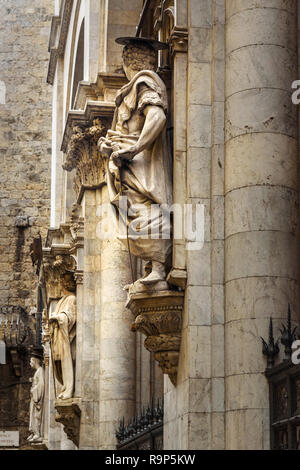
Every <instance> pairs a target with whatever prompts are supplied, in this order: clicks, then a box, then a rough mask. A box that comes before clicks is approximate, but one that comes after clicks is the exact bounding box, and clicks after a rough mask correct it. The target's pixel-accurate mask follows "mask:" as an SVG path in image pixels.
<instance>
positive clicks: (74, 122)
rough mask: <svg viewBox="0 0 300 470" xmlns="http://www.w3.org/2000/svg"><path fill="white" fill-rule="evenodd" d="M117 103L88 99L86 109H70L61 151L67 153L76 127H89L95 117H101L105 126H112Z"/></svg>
mask: <svg viewBox="0 0 300 470" xmlns="http://www.w3.org/2000/svg"><path fill="white" fill-rule="evenodd" d="M114 110H115V104H114V103H113V102H112V103H108V102H103V101H87V102H86V105H85V108H84V110H72V111H69V113H68V116H67V121H66V126H65V130H64V135H63V139H62V144H61V151H62V152H64V153H67V151H68V145H69V142H70V139H71V137H72V135H73V128H74V127H77V126H78V127H80V128H81V127H83V128H85V127H89V126H91V125H92V123H93V121H94V120H95V119H100V120H101V123H102V125H103V126H105V127H107V128H108V129H109V128H110V125H111V122H112V118H113V115H114Z"/></svg>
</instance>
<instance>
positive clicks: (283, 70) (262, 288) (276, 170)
mask: <svg viewBox="0 0 300 470" xmlns="http://www.w3.org/2000/svg"><path fill="white" fill-rule="evenodd" d="M296 21H297V2H296V1H286V0H272V1H270V0H261V1H259V2H257V1H255V0H242V1H238V0H235V1H233V0H228V1H227V2H226V24H227V27H226V33H227V36H226V111H225V131H226V136H225V140H226V157H225V283H226V288H225V298H226V313H225V375H226V448H227V449H245V450H246V449H268V448H269V409H268V408H269V397H268V386H267V381H266V378H265V376H264V370H265V367H266V362H265V358H264V357H263V356H262V352H261V340H260V335H261V336H265V337H266V336H267V328H268V321H269V316H270V315H272V316H273V318H274V319H275V328H276V335H277V333H278V329H277V327H278V325H279V324H280V323H281V322H282V320H283V319H285V317H286V311H287V307H288V303H289V302H290V303H291V305H292V310H293V312H295V311H298V308H299V303H298V266H297V265H298V264H299V258H298V251H297V249H298V236H297V223H298V155H297V144H298V140H297V115H296V112H297V110H296V107H295V106H294V105H293V104H292V101H291V83H292V81H293V80H294V79H295V78H296V77H297V42H296V39H297V34H296V31H297V28H296Z"/></svg>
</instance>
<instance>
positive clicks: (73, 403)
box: [55, 398, 81, 447]
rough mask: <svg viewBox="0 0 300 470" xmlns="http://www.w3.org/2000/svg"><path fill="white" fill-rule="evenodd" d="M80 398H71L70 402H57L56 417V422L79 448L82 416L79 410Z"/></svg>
mask: <svg viewBox="0 0 300 470" xmlns="http://www.w3.org/2000/svg"><path fill="white" fill-rule="evenodd" d="M79 405H80V398H69V399H68V400H56V401H55V408H56V411H57V413H56V416H55V421H57V422H58V423H61V424H62V425H63V426H64V431H65V433H66V435H67V436H68V439H70V441H72V442H74V444H75V445H76V447H79V434H80V416H81V410H80V408H79Z"/></svg>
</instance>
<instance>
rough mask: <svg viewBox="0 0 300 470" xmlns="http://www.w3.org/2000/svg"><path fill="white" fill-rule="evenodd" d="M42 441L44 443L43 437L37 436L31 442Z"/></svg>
mask: <svg viewBox="0 0 300 470" xmlns="http://www.w3.org/2000/svg"><path fill="white" fill-rule="evenodd" d="M41 441H42V438H41V436H38V435H37V434H35V435H34V436H33V438H32V439H31V441H30V442H41Z"/></svg>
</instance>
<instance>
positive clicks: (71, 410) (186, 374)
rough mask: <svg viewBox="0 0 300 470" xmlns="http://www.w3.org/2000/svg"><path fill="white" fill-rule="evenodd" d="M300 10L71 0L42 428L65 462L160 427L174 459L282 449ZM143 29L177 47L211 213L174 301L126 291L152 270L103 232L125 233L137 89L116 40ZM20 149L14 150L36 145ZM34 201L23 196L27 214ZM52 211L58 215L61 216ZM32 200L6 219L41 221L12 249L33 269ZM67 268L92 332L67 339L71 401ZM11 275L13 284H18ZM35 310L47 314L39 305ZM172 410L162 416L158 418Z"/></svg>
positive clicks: (60, 34) (45, 275)
mask: <svg viewBox="0 0 300 470" xmlns="http://www.w3.org/2000/svg"><path fill="white" fill-rule="evenodd" d="M1 8H2V7H1ZM13 11H14V10H13V9H12V10H11V11H10V12H9V14H12V12H13ZM47 11H48V10H47ZM299 11H300V1H297V0H261V1H259V2H258V1H257V0H228V1H227V0H150V1H147V2H144V1H142V0H126V1H119V0H118V1H115V0H107V1H104V0H103V1H102V0H101V1H99V0H89V1H87V0H62V1H61V2H55V10H54V11H53V12H52V13H53V14H54V16H53V18H52V23H51V31H50V42H49V52H50V60H49V66H48V75H47V81H48V83H49V84H51V85H52V86H53V106H52V129H53V135H52V147H51V162H52V178H51V186H52V197H51V215H50V227H49V229H48V233H47V237H46V240H45V243H44V245H43V256H44V263H43V266H42V268H41V271H40V274H39V281H40V285H41V286H42V288H43V289H44V291H47V296H46V302H45V307H46V308H45V312H44V316H43V348H44V358H45V421H44V423H45V424H44V430H43V432H44V445H46V446H47V447H48V448H49V449H50V450H54V449H55V450H63V449H75V448H78V449H82V450H83V449H116V448H117V447H118V445H119V446H120V445H121V447H123V446H125V447H126V446H127V445H128V446H130V448H137V447H139V445H140V444H141V441H138V442H137V441H135V438H134V436H135V435H137V434H138V433H139V432H140V430H141V429H144V432H145V435H146V434H147V433H148V437H147V439H150V437H151V436H152V435H151V432H152V427H153V426H154V428H155V427H156V426H158V427H159V444H157V445H158V446H159V447H163V448H164V449H174V450H175V449H200V450H201V449H203V450H204V449H205V450H211V449H215V450H223V449H228V450H231V449H234V450H242V449H244V450H247V449H269V448H270V446H271V443H270V419H269V412H270V404H269V403H270V400H269V389H268V381H267V378H266V376H265V368H266V358H265V357H264V355H263V354H262V345H261V338H260V337H261V336H263V337H265V338H266V337H267V334H268V326H269V317H270V316H272V317H273V327H274V334H275V337H276V338H277V337H278V336H279V327H280V325H281V323H282V322H284V321H285V318H286V312H287V308H288V304H290V306H291V313H292V324H293V325H294V323H295V322H296V321H298V320H299V315H300V311H299V307H300V305H299V241H300V240H299V200H298V199H299V194H298V193H299V172H298V159H299V137H298V109H297V107H296V106H295V105H294V104H293V103H292V100H291V93H292V88H291V86H292V82H293V81H294V80H296V79H297V78H298V76H297V75H298V72H299V71H298V55H299V37H300V36H299V29H300V28H299V17H298V16H299ZM25 17H26V15H24V18H25ZM36 18H39V16H38V15H37V16H36ZM45 18H46V17H45ZM24 21H25V20H24ZM47 24H48V23H47ZM13 31H15V30H13ZM14 34H17V29H16V31H15V32H14ZM135 34H137V35H139V36H142V37H148V38H152V39H155V40H159V41H162V42H164V43H166V44H168V47H167V48H166V49H160V50H159V52H158V53H157V68H156V71H157V74H158V75H159V76H160V77H161V79H162V80H163V81H164V83H165V85H166V89H167V93H168V101H169V113H168V116H167V120H166V123H165V131H166V134H167V137H168V140H169V144H170V147H171V151H172V158H173V160H172V163H173V181H172V188H173V203H175V204H177V205H178V206H180V207H181V208H183V207H184V205H187V204H189V205H190V206H191V207H193V208H194V209H195V208H196V207H197V206H198V207H199V206H201V208H202V209H201V210H204V226H203V240H201V244H200V245H201V246H200V247H199V245H196V244H195V241H194V240H193V237H192V236H191V234H189V233H187V232H185V233H183V234H181V236H177V237H175V236H174V239H173V251H172V260H171V266H170V268H169V270H168V276H167V279H166V280H161V282H162V283H163V286H164V290H163V289H161V291H160V292H157V291H156V290H155V288H153V291H151V289H150V290H149V291H148V292H147V293H146V294H145V292H144V291H143V292H141V291H138V288H137V284H135V287H134V286H133V287H132V286H131V287H130V288H128V292H126V291H125V290H124V289H123V288H124V286H125V285H127V284H130V283H132V282H133V281H136V280H137V279H140V278H141V276H142V275H143V270H144V268H145V270H147V269H149V267H147V265H146V267H145V266H144V263H143V262H142V261H141V260H140V259H139V258H135V257H132V256H130V254H129V253H128V249H127V247H126V246H125V245H123V244H121V243H120V241H119V240H117V239H112V238H104V239H103V238H101V237H100V234H101V233H103V231H104V232H109V230H110V229H111V228H112V217H110V215H109V213H107V212H104V211H103V207H106V208H107V207H111V206H110V204H111V194H110V193H109V185H108V184H107V181H108V180H107V178H108V161H107V160H106V159H105V157H104V156H103V153H102V150H101V145H99V138H101V139H103V138H104V137H105V136H107V135H109V134H108V133H107V130H109V129H112V127H113V124H112V122H113V116H114V112H115V109H116V103H115V98H116V95H117V93H118V90H120V88H121V87H122V86H124V85H125V84H127V78H126V76H125V74H124V73H123V69H122V48H121V47H120V45H118V44H117V43H116V42H115V40H116V38H117V37H120V36H134V35H135ZM5 39H6V38H5ZM13 53H14V50H13ZM16 53H17V52H16ZM45 53H46V48H45V49H44V50H43V54H44V56H43V57H45ZM30 54H31V53H30ZM20 66H21V65H20ZM4 70H5V69H4ZM125 71H126V70H125ZM45 76H46V74H45ZM127 76H128V77H129V79H130V80H132V79H133V77H130V74H129V75H128V74H127ZM0 79H2V78H1V77H0ZM2 80H3V81H5V80H7V78H6V77H4V78H3V79H2ZM22 83H23V82H22ZM34 83H35V82H31V84H34ZM43 90H44V91H43V93H45V94H46V96H45V97H44V95H41V106H45V107H46V111H45V110H42V111H41V116H42V119H43V122H44V123H46V122H48V121H49V112H50V111H49V110H50V107H49V106H46V103H49V101H48V102H47V99H48V100H49V96H50V94H51V93H50V92H49V88H47V87H46V85H45V88H43ZM45 90H48V92H46V91H45ZM123 91H124V90H123ZM124 93H125V92H124ZM7 96H8V95H7ZM28 96H29V95H28ZM14 97H15V98H16V101H18V100H19V98H18V99H17V96H15V95H14ZM0 98H1V96H0ZM123 98H124V97H122V99H123ZM18 105H19V104H18ZM119 106H120V101H118V102H117V107H119ZM3 109H4V110H5V108H3ZM25 109H26V111H28V106H27V107H26V106H25ZM0 110H1V112H2V108H1V105H0ZM130 111H132V109H130ZM24 112H25V111H24ZM36 116H37V118H38V117H39V113H37V114H36ZM128 120H129V119H128ZM24 122H25V121H24V120H20V123H19V125H21V124H22V123H23V124H24ZM34 122H35V121H32V125H34V124H33V123H34ZM48 123H49V122H48ZM23 124H22V125H23ZM24 125H25V124H24ZM45 126H46V124H45ZM13 129H14V127H13ZM21 130H22V129H21ZM11 132H13V131H11ZM32 132H33V131H32ZM41 132H42V131H41ZM3 135H4V134H3ZM47 135H48V134H47V132H46V127H45V139H46V136H47ZM20 136H22V138H23V139H25V138H26V136H27V133H26V132H25V133H24V132H21V133H20ZM11 140H13V141H14V145H17V147H15V149H14V154H15V153H17V152H18V151H19V149H20V148H21V145H22V144H23V140H21V137H20V138H19V139H13V138H12V139H11ZM46 140H47V139H46ZM16 142H17V144H16ZM26 142H27V141H26V140H25V141H24V151H23V150H22V155H27V154H26V152H27V148H29V147H30V146H29V143H28V147H27V146H26ZM97 142H98V145H97ZM101 142H102V143H103V140H102V141H101ZM35 144H36V140H35ZM12 148H13V147H11V146H9V149H7V152H11V151H12ZM30 148H31V149H32V147H30ZM34 148H35V147H34ZM47 148H48V147H47ZM38 149H40V151H41V149H42V144H40V147H38ZM99 149H100V150H99ZM28 151H29V150H28ZM37 151H38V150H37ZM9 155H10V154H9ZM30 155H32V154H31V153H30ZM38 155H40V154H38ZM43 157H45V154H43ZM5 158H7V166H9V165H10V164H12V163H11V162H12V160H11V159H10V158H9V156H5ZM20 158H21V157H20ZM22 158H23V157H22ZM28 158H29V157H28ZM20 161H21V160H20ZM22 161H23V160H22ZM43 162H44V160H43ZM28 171H29V170H28ZM30 171H31V170H30ZM39 171H41V174H38V178H39V179H40V181H39V182H37V181H34V182H33V181H32V184H33V183H36V184H37V185H38V184H41V185H42V182H43V181H44V180H43V178H46V174H44V173H43V172H46V166H45V168H44V167H43V165H42V163H41V162H40V163H39ZM8 175H11V173H10V172H8ZM8 175H7V174H6V173H5V177H6V178H8ZM34 175H35V176H36V173H34ZM28 178H30V176H29V177H28ZM22 183H23V180H22ZM10 184H12V183H10ZM28 184H29V183H28ZM15 186H17V185H15ZM37 187H38V186H35V188H37ZM4 189H5V190H6V191H7V189H6V188H4ZM18 190H19V185H18V186H17V189H16V191H18ZM27 190H28V191H30V189H29V188H27V187H24V188H23V189H22V192H23V193H24V194H22V198H20V195H17V194H16V197H15V198H13V196H11V195H10V196H9V199H10V200H12V201H14V200H16V201H17V202H18V201H19V198H20V199H22V204H23V202H24V201H25V200H26V198H24V195H25V196H26V194H27V192H26V191H27ZM13 191H15V189H14V190H13ZM13 191H11V193H12V194H14V193H13ZM43 191H44V190H43ZM5 194H6V193H4V195H3V198H5V197H6V196H5ZM28 194H29V192H28ZM35 194H36V193H35ZM43 194H45V193H43ZM37 199H38V200H42V201H43V207H46V206H47V202H48V203H49V200H48V201H47V198H46V199H43V198H42V196H41V195H40V196H39V197H38V198H37ZM32 200H33V197H32ZM2 201H4V202H5V199H2ZM11 204H12V206H11V210H12V211H14V210H15V208H14V203H13V202H12V203H11ZM24 204H25V202H24ZM32 205H33V208H32V209H33V210H32V211H29V212H28V213H27V212H26V210H25V209H26V208H27V207H29V206H28V204H27V205H26V206H24V208H23V207H19V206H18V208H17V211H16V212H11V213H9V214H4V216H5V220H8V223H10V221H11V218H10V217H9V216H10V214H11V217H16V216H27V215H28V216H29V222H30V223H32V225H31V226H30V227H29V228H26V229H24V228H23V227H19V228H16V227H15V226H14V227H13V226H12V225H10V226H9V229H10V230H11V232H9V234H10V235H9V236H10V237H12V239H14V237H13V234H15V235H16V234H18V233H19V238H18V236H17V238H16V243H15V246H16V248H15V252H14V257H13V258H12V259H13V260H14V263H15V267H14V269H15V270H17V267H18V266H19V265H20V263H21V260H22V259H25V255H24V253H25V251H24V250H25V247H26V244H25V242H26V240H27V238H26V236H27V234H29V233H30V237H33V236H34V235H35V234H36V232H34V230H35V229H36V228H37V227H38V226H39V224H38V220H40V221H41V223H40V226H41V227H42V226H43V227H44V226H45V225H47V222H46V221H45V225H44V219H43V218H41V219H38V220H36V217H37V216H38V213H39V207H38V202H37V200H33V202H32ZM3 207H5V208H6V207H8V203H7V202H6V203H5V204H3ZM9 207H10V206H9ZM21 209H22V210H21ZM3 210H4V209H3ZM5 210H8V209H5ZM44 216H45V217H47V216H48V213H47V211H46V210H45V211H43V217H44ZM18 220H19V224H20V225H22V223H24V219H18ZM42 222H43V223H42ZM48 225H49V223H48ZM101 230H102V231H101ZM30 231H31V232H30ZM5 233H7V232H5ZM24 233H25V238H24V241H22V240H23V239H22V237H21V235H20V234H24ZM43 233H44V232H43ZM28 238H29V235H28ZM202 242H203V243H202ZM23 245H24V247H23ZM10 246H14V245H13V244H11V245H10ZM20 246H21V247H23V248H22V249H21V248H20ZM22 255H23V257H24V258H22ZM17 258H18V261H17ZM19 258H20V259H19ZM145 259H146V258H145ZM5 263H6V262H5ZM18 263H19V264H18ZM2 265H3V264H2V263H1V265H0V268H1V266H2ZM24 266H25V265H24ZM4 269H6V267H5V265H3V270H4ZM23 271H24V270H23V269H22V273H23ZM66 273H72V274H71V275H72V276H74V279H75V281H76V291H75V292H74V294H73V295H74V296H75V297H76V331H75V330H74V329H73V330H72V328H73V324H72V320H70V318H71V315H70V314H69V316H68V319H69V324H68V327H69V331H68V334H69V335H70V336H69V342H66V343H65V344H67V346H68V347H70V351H69V350H68V351H69V352H68V360H69V361H72V362H70V364H71V365H70V368H71V367H72V368H74V374H75V381H74V387H73V392H72V393H71V395H72V396H71V397H70V396H68V398H67V399H66V400H63V399H61V397H59V394H60V390H59V387H60V385H59V383H58V382H59V380H58V378H57V377H58V376H57V372H56V367H57V365H56V364H53V360H54V359H55V358H54V356H53V344H54V342H53V341H54V340H53V335H54V334H53V332H52V333H51V328H50V330H49V319H51V316H52V315H53V313H54V312H55V311H56V308H57V305H60V304H58V302H62V303H63V302H64V295H65V291H64V289H63V278H64V276H65V274H66ZM146 274H147V271H146ZM25 275H26V276H27V275H28V279H29V278H30V281H28V282H30V284H29V285H28V286H26V285H25V284H24V286H25V287H22V289H23V290H22V292H23V293H24V291H25V290H26V289H27V290H29V286H32V283H33V282H34V278H33V277H32V276H31V275H29V274H28V272H27V271H26V274H21V275H20V276H25ZM0 276H1V269H0ZM12 276H13V274H12ZM3 277H4V278H5V280H4V281H3V282H4V283H6V284H8V282H9V275H8V274H5V275H3ZM22 279H23V277H21V280H22ZM0 280H1V278H0ZM15 281H16V280H15ZM11 282H13V279H12V281H11ZM139 287H140V286H139ZM134 289H136V290H134ZM158 290H159V289H158ZM14 295H15V297H13V296H14ZM11 296H12V298H13V299H18V298H19V297H20V298H21V297H22V295H21V293H20V295H19V297H18V295H16V292H14V293H13V291H12V294H11ZM7 301H8V300H6V302H7ZM22 305H24V307H28V306H30V305H31V298H30V296H28V297H26V298H24V303H23V304H22ZM58 310H59V309H58ZM62 313H63V312H62ZM64 313H65V314H66V315H68V312H64ZM73 313H74V312H73ZM74 317H75V315H74ZM145 336H146V338H145ZM265 352H266V349H265ZM54 354H55V351H54ZM53 366H54V369H55V374H54V373H53V372H54V371H53ZM0 368H1V366H0ZM0 370H1V369H0ZM54 376H55V377H56V378H55V377H54ZM69 395H70V393H69ZM162 398H164V411H163V412H162V409H160V408H159V406H158V405H157V408H156V407H155V403H156V401H157V399H160V400H161V399H162ZM148 405H149V406H148ZM158 409H159V410H160V411H159V413H158V411H157V410H158ZM155 410H156V411H155ZM162 413H164V417H163V426H162V423H161V421H162ZM156 415H157V416H156ZM134 417H136V419H135V420H134V421H132V419H133V418H134ZM132 423H133V424H132ZM149 423H151V425H150V424H149ZM147 426H148V428H149V429H148V428H147ZM161 426H162V429H161ZM143 427H144V428H143ZM150 428H151V429H150ZM147 429H148V431H147V433H146V430H147ZM128 433H129V434H128ZM161 433H163V438H161ZM128 435H130V436H129V437H130V439H129V440H128V439H127V438H128ZM118 436H119V437H118ZM120 436H121V437H120ZM149 436H150V437H149ZM152 437H153V436H152ZM126 439H127V440H126ZM129 441H130V442H129ZM149 442H150V441H149ZM118 443H119V444H118ZM120 443H121V444H120ZM141 445H144V444H143V443H142V444H141ZM145 445H150V446H151V445H152V446H155V445H156V444H155V442H154V441H153V442H152V444H149V443H147V444H145Z"/></svg>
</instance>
